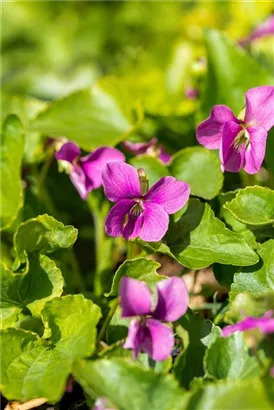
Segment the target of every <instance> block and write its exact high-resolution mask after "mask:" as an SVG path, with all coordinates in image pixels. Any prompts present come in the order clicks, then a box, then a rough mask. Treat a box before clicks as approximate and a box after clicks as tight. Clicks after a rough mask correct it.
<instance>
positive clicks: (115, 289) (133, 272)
mask: <svg viewBox="0 0 274 410" xmlns="http://www.w3.org/2000/svg"><path fill="white" fill-rule="evenodd" d="M160 266H161V265H160V264H159V263H157V262H155V261H153V260H149V259H146V258H137V259H132V260H130V259H127V260H126V261H125V262H124V263H123V264H122V265H121V266H119V268H118V270H117V271H116V273H115V275H114V277H113V282H112V286H111V290H110V292H109V294H108V296H117V295H118V293H119V284H120V280H121V278H122V277H123V276H128V277H130V278H133V279H138V280H141V281H143V282H146V283H147V285H148V286H151V287H152V286H153V285H155V284H156V283H157V282H158V281H159V280H162V279H164V276H161V275H158V273H157V269H159V268H160Z"/></svg>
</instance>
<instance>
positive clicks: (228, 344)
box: [205, 332, 264, 380]
mask: <svg viewBox="0 0 274 410" xmlns="http://www.w3.org/2000/svg"><path fill="white" fill-rule="evenodd" d="M205 369H206V375H207V376H211V377H213V378H215V379H232V380H238V379H252V378H254V377H259V376H261V374H262V373H263V372H264V369H263V368H262V367H261V365H260V364H259V362H258V360H257V358H256V357H255V356H251V355H250V353H249V351H248V348H247V347H246V346H245V343H244V335H243V333H241V332H236V333H234V334H232V335H231V336H229V337H220V338H218V339H216V340H215V341H214V342H213V343H212V344H211V345H210V346H209V348H208V350H207V352H206V355H205Z"/></svg>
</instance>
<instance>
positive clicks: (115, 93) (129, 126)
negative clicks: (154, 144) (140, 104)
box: [32, 77, 142, 151]
mask: <svg viewBox="0 0 274 410" xmlns="http://www.w3.org/2000/svg"><path fill="white" fill-rule="evenodd" d="M133 109H134V107H133V104H132V96H131V95H130V94H129V93H128V91H127V89H126V86H125V84H124V83H123V82H122V80H119V79H117V78H111V77H109V78H104V79H103V80H101V81H99V83H97V84H96V85H95V86H93V87H92V88H90V89H85V90H81V91H77V92H75V93H73V94H70V95H68V96H67V97H65V98H62V99H61V100H57V101H54V102H53V103H52V104H51V105H49V107H48V108H47V109H46V110H45V111H44V112H42V113H40V114H39V115H38V116H37V117H36V118H35V119H34V121H33V122H32V128H33V129H34V130H38V131H41V132H42V133H43V134H44V135H50V136H53V137H60V136H66V137H67V138H68V139H70V140H72V141H74V142H76V143H77V144H79V145H80V147H81V148H83V149H85V150H87V151H89V150H91V149H94V148H97V147H99V146H102V145H108V146H113V145H116V144H117V143H118V142H119V141H121V140H123V139H124V138H125V137H126V136H127V135H128V134H130V133H131V132H132V131H133V130H134V129H135V127H136V125H137V124H138V122H139V121H140V120H141V117H142V114H141V113H140V111H138V110H137V111H136V112H135V114H136V115H135V116H136V119H134V111H133Z"/></svg>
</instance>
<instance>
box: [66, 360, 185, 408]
mask: <svg viewBox="0 0 274 410" xmlns="http://www.w3.org/2000/svg"><path fill="white" fill-rule="evenodd" d="M73 376H74V377H75V379H76V380H77V381H78V383H80V385H81V386H82V387H83V389H84V391H85V392H86V393H87V394H88V395H90V396H91V397H94V395H96V396H104V397H107V398H108V399H109V400H110V401H111V402H112V403H113V405H115V406H117V407H118V408H120V409H123V410H144V409H149V410H171V409H172V410H182V409H183V408H184V403H185V393H184V392H183V391H182V390H180V389H179V388H178V386H177V384H176V382H175V381H174V380H173V378H172V377H171V376H170V375H163V374H157V373H154V372H153V371H151V370H144V369H142V368H140V366H136V365H134V364H130V363H127V362H126V361H124V360H122V359H116V358H113V359H111V360H107V359H105V360H104V359H103V360H96V361H81V362H78V363H76V364H75V365H74V369H73Z"/></svg>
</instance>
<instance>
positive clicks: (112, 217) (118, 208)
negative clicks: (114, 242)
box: [105, 199, 135, 236]
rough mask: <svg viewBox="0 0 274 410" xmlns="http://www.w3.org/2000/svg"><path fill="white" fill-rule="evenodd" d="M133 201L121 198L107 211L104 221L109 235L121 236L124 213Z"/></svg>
mask: <svg viewBox="0 0 274 410" xmlns="http://www.w3.org/2000/svg"><path fill="white" fill-rule="evenodd" d="M134 205H135V202H134V201H132V200H130V199H121V201H118V202H117V204H115V205H114V206H113V207H112V208H111V210H110V211H109V213H108V215H107V217H106V221H105V231H106V233H107V234H108V235H110V236H122V235H123V229H124V223H125V218H126V215H127V214H128V213H129V211H130V210H131V208H132V207H133V206H134Z"/></svg>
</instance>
